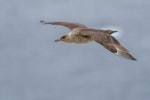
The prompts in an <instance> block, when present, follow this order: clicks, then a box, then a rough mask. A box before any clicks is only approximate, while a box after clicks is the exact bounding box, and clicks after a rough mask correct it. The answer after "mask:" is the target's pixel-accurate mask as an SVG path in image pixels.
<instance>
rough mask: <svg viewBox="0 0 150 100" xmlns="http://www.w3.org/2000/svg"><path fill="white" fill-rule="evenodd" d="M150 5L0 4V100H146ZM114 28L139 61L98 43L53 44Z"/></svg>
mask: <svg viewBox="0 0 150 100" xmlns="http://www.w3.org/2000/svg"><path fill="white" fill-rule="evenodd" d="M149 10H150V1H148V0H124V1H123V0H111V1H110V0H0V21H1V22H0V100H150V33H149V29H150V20H149V19H150V13H149ZM40 20H46V21H68V22H76V23H81V24H84V25H86V26H88V27H91V28H96V29H101V28H102V27H108V26H113V27H117V29H118V30H120V31H121V34H122V35H121V37H120V38H118V40H119V41H120V43H121V44H122V45H124V46H125V47H126V48H127V49H128V50H129V51H130V53H131V54H132V55H133V56H134V57H136V58H137V61H130V60H127V59H124V58H121V57H119V56H117V55H114V54H112V53H111V52H109V51H107V50H106V49H105V48H103V47H102V46H101V45H99V44H97V43H89V44H84V45H77V44H74V45H73V44H67V43H63V42H59V43H55V42H54V40H55V39H58V38H59V37H60V36H61V35H63V34H66V33H68V32H69V30H68V29H67V28H65V27H61V26H51V25H42V24H40Z"/></svg>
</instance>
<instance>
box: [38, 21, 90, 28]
mask: <svg viewBox="0 0 150 100" xmlns="http://www.w3.org/2000/svg"><path fill="white" fill-rule="evenodd" d="M41 23H43V24H51V25H61V26H65V27H67V28H69V29H70V30H73V29H75V28H87V27H86V26H85V25H82V24H79V23H71V22H46V21H42V20H41Z"/></svg>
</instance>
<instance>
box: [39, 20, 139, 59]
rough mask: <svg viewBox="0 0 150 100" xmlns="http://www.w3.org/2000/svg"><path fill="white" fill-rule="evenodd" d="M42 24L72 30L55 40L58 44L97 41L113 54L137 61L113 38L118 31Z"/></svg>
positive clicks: (57, 23) (67, 23) (68, 24)
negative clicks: (113, 34) (61, 42)
mask: <svg viewBox="0 0 150 100" xmlns="http://www.w3.org/2000/svg"><path fill="white" fill-rule="evenodd" d="M41 23H43V24H52V25H61V26H65V27H67V28H69V29H70V30H71V31H70V32H69V33H68V34H65V35H63V36H62V37H60V39H57V40H55V41H56V42H57V41H63V42H68V43H77V44H82V43H88V42H93V41H95V42H97V43H99V44H101V45H102V46H103V47H105V48H106V49H107V50H109V51H111V52H112V53H115V54H118V55H121V56H123V57H125V58H128V59H131V60H136V59H135V58H134V57H133V56H132V55H131V54H129V52H128V50H127V49H126V48H124V47H123V46H122V45H121V44H120V43H119V42H118V41H117V40H116V39H115V38H114V37H113V36H111V34H112V33H114V32H117V31H112V30H98V29H90V28H88V27H86V26H85V25H82V24H78V23H70V22H45V21H41Z"/></svg>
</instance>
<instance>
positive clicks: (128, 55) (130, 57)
mask: <svg viewBox="0 0 150 100" xmlns="http://www.w3.org/2000/svg"><path fill="white" fill-rule="evenodd" d="M117 54H118V55H120V56H122V57H124V58H127V59H130V60H133V61H137V59H136V58H134V57H133V56H132V55H131V54H129V53H128V52H122V51H120V52H118V53H117Z"/></svg>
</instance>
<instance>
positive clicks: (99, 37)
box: [93, 32, 136, 60]
mask: <svg viewBox="0 0 150 100" xmlns="http://www.w3.org/2000/svg"><path fill="white" fill-rule="evenodd" d="M93 36H94V37H93V38H94V40H95V41H96V42H97V43H100V44H101V45H102V46H104V47H105V48H106V49H108V50H109V51H111V52H112V53H115V54H117V55H120V56H123V57H125V58H128V59H131V60H136V59H135V58H134V57H133V56H132V55H131V54H129V52H128V50H127V49H126V48H125V47H123V46H122V45H121V44H120V43H119V42H118V41H117V40H116V39H115V38H114V37H113V36H111V35H109V34H100V32H99V33H98V32H97V33H96V34H94V35H93Z"/></svg>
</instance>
